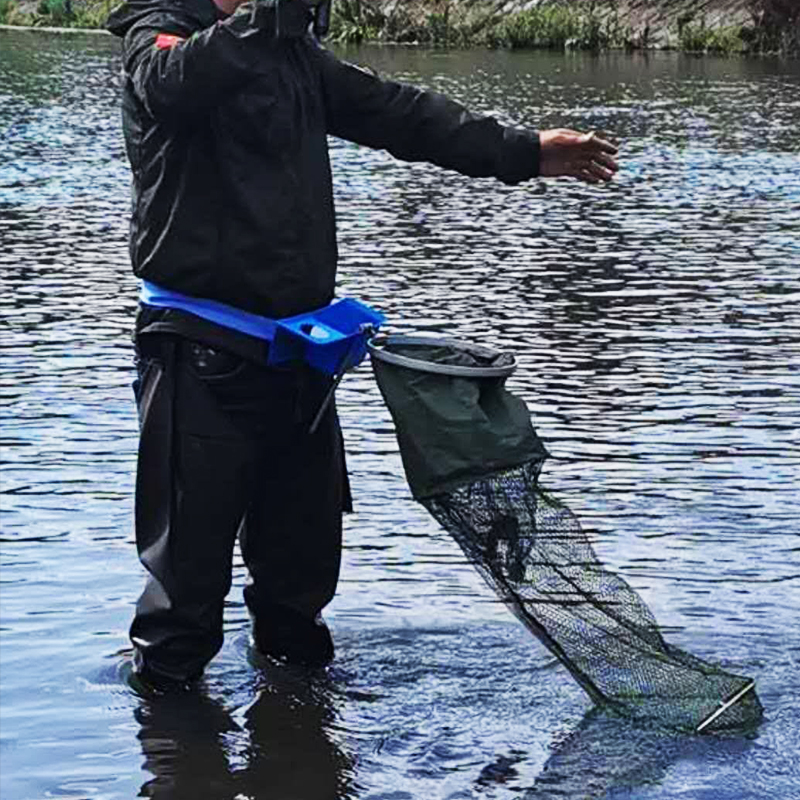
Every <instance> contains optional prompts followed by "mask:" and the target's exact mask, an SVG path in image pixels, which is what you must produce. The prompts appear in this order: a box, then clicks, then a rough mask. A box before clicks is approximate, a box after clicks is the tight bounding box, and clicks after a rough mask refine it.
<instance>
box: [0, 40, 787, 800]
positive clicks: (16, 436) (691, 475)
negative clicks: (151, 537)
mask: <svg viewBox="0 0 800 800" xmlns="http://www.w3.org/2000/svg"><path fill="white" fill-rule="evenodd" d="M347 57H348V58H351V59H353V60H356V61H359V62H361V63H365V64H370V65H371V66H373V67H375V68H376V69H378V70H379V71H380V72H381V73H383V74H385V75H387V76H394V77H397V78H401V79H404V80H410V81H412V82H416V83H420V84H423V85H426V86H429V87H435V88H437V89H439V90H443V91H445V92H447V93H449V94H451V95H453V96H455V97H456V98H459V99H461V100H462V101H464V102H466V103H467V104H468V105H470V106H471V107H473V108H475V109H477V110H480V111H486V112H491V113H494V114H496V115H498V116H499V117H501V118H502V119H503V120H505V121H508V122H513V123H515V124H521V125H530V126H538V127H555V126H569V127H577V128H595V129H597V130H601V131H607V132H608V133H609V134H610V135H612V136H613V137H614V138H615V140H616V141H618V142H619V144H620V147H621V153H622V164H623V166H622V170H621V173H620V175H619V176H618V179H617V180H616V181H615V183H614V185H613V186H610V187H602V188H592V187H584V186H581V185H578V184H577V183H574V182H570V181H563V182H553V181H550V182H547V183H546V184H545V183H540V182H532V183H530V184H527V185H523V186H519V187H515V188H508V187H504V186H502V185H501V184H499V183H497V182H494V181H490V180H470V179H467V178H462V177H461V176H458V175H455V174H448V173H444V172H443V171H441V170H438V169H436V168H433V167H429V166H427V165H420V164H415V165H412V166H409V165H404V164H401V163H399V162H397V161H395V160H393V159H392V158H390V157H389V156H387V155H386V154H384V153H378V152H371V151H367V150H363V149H359V148H357V147H356V146H354V145H350V144H346V143H342V142H336V141H334V142H332V151H333V164H334V171H335V183H336V193H337V203H338V212H339V228H340V245H341V247H340V249H341V253H342V258H341V265H340V293H341V294H345V295H350V296H354V297H359V298H361V299H363V300H365V301H367V302H370V303H372V304H373V305H375V306H376V307H378V308H380V309H381V310H382V311H383V312H384V313H385V314H386V315H387V316H388V319H389V321H390V327H391V329H392V330H395V331H403V332H408V331H423V332H435V333H446V334H448V335H454V336H458V337H463V338H468V339H472V340H476V341H480V342H484V343H488V344H494V345H498V346H500V347H503V348H506V349H509V350H511V351H513V352H514V353H515V354H516V356H517V358H518V361H519V364H520V368H519V369H518V371H517V373H516V374H515V376H514V377H513V378H512V379H511V380H510V382H509V387H510V388H511V389H512V390H514V391H515V392H517V393H518V394H520V395H521V396H522V397H523V398H524V399H525V400H526V401H527V403H528V405H529V407H530V409H531V411H532V413H533V415H534V421H535V424H536V426H537V429H538V430H539V432H540V434H541V435H542V437H543V438H544V440H545V441H546V443H547V446H548V448H549V449H550V451H551V452H552V456H553V457H552V458H551V459H550V461H548V463H547V464H546V466H545V470H544V475H543V483H545V484H546V485H547V487H548V488H549V489H550V490H551V491H552V492H553V493H554V494H556V495H557V496H558V497H559V498H561V499H562V500H564V501H565V502H567V503H568V504H569V505H570V507H571V508H572V510H573V511H574V512H575V513H576V514H577V515H578V517H579V518H580V519H581V521H582V523H583V525H584V526H585V529H586V530H587V532H588V533H589V535H590V537H591V539H592V541H593V543H594V546H595V548H596V550H597V552H598V554H599V556H600V558H601V559H602V560H603V561H604V562H605V563H606V564H607V565H608V566H609V567H610V568H612V569H614V570H616V571H618V572H619V573H620V574H621V575H622V576H623V577H625V578H626V579H627V580H628V582H629V583H630V584H631V585H632V586H634V587H635V588H636V589H637V590H638V591H639V592H640V593H641V595H642V597H643V598H644V599H645V600H646V602H647V603H648V604H649V605H650V607H651V608H652V609H653V611H654V613H655V615H656V617H657V618H658V620H659V623H660V624H661V626H662V627H663V629H664V631H665V635H666V636H667V637H668V639H669V640H670V641H673V642H675V643H676V644H678V645H680V646H682V647H684V648H686V649H688V650H690V651H691V652H693V653H695V654H697V655H699V656H702V657H704V658H709V659H711V660H714V661H718V662H721V663H723V664H724V665H726V666H727V667H729V668H730V669H732V670H733V671H736V672H739V673H742V674H747V675H752V676H754V677H755V678H756V680H757V686H758V691H759V695H760V697H761V699H762V702H763V704H764V707H765V719H764V722H763V724H762V725H761V726H760V727H759V728H758V729H757V730H756V731H753V732H751V733H749V734H747V735H730V736H725V737H721V736H706V737H703V736H701V737H691V736H681V735H675V734H669V733H665V732H657V731H646V730H641V729H639V728H637V727H635V726H633V725H631V724H629V723H626V722H623V721H621V720H616V719H610V718H607V717H605V716H603V715H601V714H596V713H593V712H592V710H591V706H590V703H589V701H588V699H587V698H586V697H585V696H584V695H583V693H582V691H581V690H580V689H579V688H578V687H577V686H576V685H575V684H574V683H573V681H572V680H571V678H570V677H569V675H568V674H567V673H566V672H565V671H564V670H563V669H562V668H560V667H559V666H558V664H557V663H556V662H555V661H554V660H553V659H552V658H551V657H550V656H549V654H548V653H547V652H546V651H545V650H544V649H543V648H542V647H541V646H540V645H539V644H538V643H537V642H536V641H535V640H534V639H533V638H532V637H531V636H530V635H529V634H528V633H527V632H526V631H525V630H524V629H523V628H522V627H521V626H520V625H519V624H518V623H517V622H516V621H514V619H513V618H512V617H511V616H510V614H509V613H508V612H507V611H506V610H505V609H504V608H503V607H502V605H500V604H499V603H498V602H497V600H496V599H495V597H494V595H493V594H492V592H491V591H490V590H489V589H488V588H487V587H485V586H484V585H483V584H482V582H481V581H480V579H479V578H478V576H477V575H476V574H475V573H474V572H473V570H472V568H471V567H470V566H469V565H468V564H467V563H465V560H464V558H463V556H462V555H461V554H460V551H459V550H458V548H457V547H456V545H455V543H454V542H453V541H452V540H451V539H450V538H449V537H448V536H447V535H446V534H445V533H444V532H443V531H441V530H440V529H439V528H438V527H437V526H436V524H435V523H434V522H433V521H432V519H431V518H430V517H428V516H427V514H426V513H425V512H424V510H423V509H421V508H420V507H418V506H417V505H416V504H415V503H414V502H413V501H412V500H411V497H410V494H409V491H408V488H407V486H406V483H405V480H404V477H403V474H402V468H401V464H400V459H399V455H398V450H397V445H396V442H395V439H394V435H393V430H392V426H391V422H390V418H389V415H388V412H387V410H386V408H385V406H384V405H383V403H382V401H381V399H380V396H379V394H378V391H377V388H376V386H375V383H374V380H373V378H372V375H371V371H370V369H369V367H368V365H366V364H365V365H362V367H360V368H359V369H358V370H357V371H356V372H355V373H354V374H352V375H350V376H349V377H348V378H347V379H346V380H345V381H344V383H343V384H342V386H341V388H340V390H339V392H338V401H339V407H340V411H341V415H342V419H343V424H344V429H345V439H346V444H347V449H348V454H349V467H350V472H351V479H352V484H353V489H354V493H355V503H356V511H355V513H354V514H352V515H349V516H348V517H347V519H346V524H345V536H346V548H345V553H344V565H343V572H342V580H341V584H340V587H339V592H338V596H337V598H336V599H335V600H334V602H333V603H332V604H331V606H330V607H329V610H328V614H327V617H328V620H329V623H330V625H331V627H332V629H333V632H334V635H335V638H336V642H337V646H338V651H337V658H336V660H335V662H334V663H333V665H332V666H331V667H330V668H329V669H328V670H327V671H326V672H325V673H323V674H317V675H312V676H308V675H303V674H298V673H295V672H292V671H291V670H281V669H272V670H263V669H259V668H257V667H256V666H254V665H253V664H251V661H250V659H249V656H248V636H247V615H246V612H245V609H244V607H243V604H242V599H241V588H242V586H243V584H244V582H245V578H246V576H245V572H244V568H243V566H242V564H241V561H240V560H237V562H236V574H235V585H234V588H233V590H232V592H231V594H230V596H229V602H228V606H227V616H226V642H225V646H224V648H223V650H222V652H221V653H220V654H219V656H218V657H217V658H216V659H214V661H213V662H212V663H211V665H210V667H209V669H208V672H207V677H206V680H205V685H204V687H203V689H202V691H201V692H200V693H199V694H198V695H197V696H192V697H189V698H180V699H175V700H172V701H166V702H162V703H148V702H146V701H143V700H140V699H138V698H137V697H135V696H134V695H133V694H132V693H131V692H130V690H129V689H128V688H127V686H126V684H125V683H124V681H123V679H122V677H121V672H122V671H123V668H124V664H125V661H126V655H127V647H128V642H127V626H128V624H129V621H130V616H131V612H132V605H133V603H134V602H135V599H136V597H137V595H138V592H139V591H140V588H141V585H142V581H143V575H142V570H141V568H140V567H139V565H138V562H137V560H136V556H135V551H134V545H133V532H132V491H133V475H134V460H135V449H136V419H135V413H134V406H133V401H132V395H131V390H130V383H131V379H132V365H131V355H132V353H131V343H130V337H129V332H130V329H131V324H132V318H133V314H134V310H135V302H136V301H135V294H136V285H135V282H134V280H133V278H132V276H131V274H130V271H129V266H128V263H127V254H126V246H125V239H126V225H127V214H128V181H129V176H128V171H127V165H126V162H125V160H124V153H123V147H122V140H121V134H120V130H119V123H118V110H117V104H118V95H119V86H120V80H119V75H118V51H117V43H116V42H115V41H114V40H112V39H111V38H110V37H104V36H86V35H71V36H51V35H44V34H39V35H33V34H30V33H23V32H5V31H0V132H1V133H0V136H1V137H2V138H0V267H2V272H1V273H0V286H1V287H2V294H0V308H1V309H2V348H3V359H2V367H1V368H2V373H0V391H1V392H2V414H3V422H2V461H3V470H4V473H3V478H2V492H3V497H2V537H1V540H0V548H1V549H0V554H1V556H2V567H1V568H0V581H1V582H2V587H1V591H2V593H1V594H0V603H1V608H2V625H1V627H0V691H1V692H2V698H1V701H0V763H1V767H0V776H1V777H0V781H1V787H2V788H1V790H0V795H2V798H3V800H41V799H42V798H70V799H71V800H79V798H80V799H84V798H86V799H89V798H91V800H101V798H102V800H111V798H132V797H135V796H137V795H141V796H154V797H161V798H186V799H187V800H204V799H205V798H208V800H222V799H223V798H231V799H233V798H240V800H241V798H250V799H251V800H255V799H256V798H258V800H263V799H265V798H270V799H271V798H276V800H294V799H295V798H296V799H297V800H317V799H319V800H332V799H333V798H365V799H366V798H382V799H385V800H389V799H390V798H391V800H402V799H405V798H415V799H416V798H425V800H433V799H434V798H483V797H485V798H493V799H494V798H497V799H498V800H500V799H501V798H512V797H513V798H520V797H522V798H534V797H535V798H556V797H558V798H573V799H578V798H581V800H583V799H584V798H637V800H638V799H639V798H642V800H656V798H658V799H659V800H661V799H663V798H691V799H692V800H695V799H697V798H701V799H702V800H763V799H764V798H770V799H771V800H789V799H790V798H794V799H795V800H796V799H797V798H800V674H799V673H798V665H799V662H800V628H799V627H798V614H799V612H800V538H798V535H799V534H800V496H798V487H800V447H799V445H800V442H799V441H798V439H799V437H798V429H799V428H800V304H799V303H798V301H799V300H800V157H798V151H800V64H798V62H780V61H769V60H758V61H746V60H735V59H732V60H717V59H712V58H701V59H696V58H690V57H684V56H678V55H675V54H657V55H651V56H642V55H623V54H612V55H608V56H602V57H591V56H585V55H577V54H575V55H573V54H568V55H561V54H542V53H534V54H522V53H513V54H512V53H503V52H486V51H475V52H452V53H448V52H430V51H425V50H415V49H407V48H406V49H403V48H399V49H388V48H387V49H377V48H375V49H369V48H364V49H360V50H355V51H351V52H348V53H347Z"/></svg>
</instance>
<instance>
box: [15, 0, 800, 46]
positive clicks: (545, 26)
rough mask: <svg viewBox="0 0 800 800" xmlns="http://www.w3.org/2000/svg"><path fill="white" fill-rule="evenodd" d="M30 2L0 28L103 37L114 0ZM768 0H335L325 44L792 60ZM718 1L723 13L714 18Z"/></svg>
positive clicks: (782, 22)
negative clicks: (531, 2) (726, 12)
mask: <svg viewBox="0 0 800 800" xmlns="http://www.w3.org/2000/svg"><path fill="white" fill-rule="evenodd" d="M34 2H35V0H0V31H3V30H20V31H27V32H31V31H34V32H35V31H38V32H42V33H50V34H59V35H63V34H88V33H91V34H96V33H103V34H107V33H108V32H107V31H106V30H105V29H104V23H105V20H106V18H107V15H108V12H109V10H110V8H111V7H112V6H113V5H116V0H39V5H38V6H34ZM771 2H776V0H704V2H699V0H659V2H656V1H655V0H598V1H597V2H594V0H592V2H590V3H577V2H575V0H538V2H536V3H535V4H534V5H529V4H528V5H527V7H526V3H529V0H505V1H504V0H335V3H336V6H335V9H336V10H335V12H334V14H333V17H332V20H331V29H330V31H329V35H328V37H327V39H326V42H327V43H329V44H341V45H353V44H371V45H375V44H378V45H404V46H419V47H436V48H445V49H454V50H465V49H506V50H551V51H562V52H564V51H583V52H591V53H609V52H640V53H649V52H678V53H685V54H689V55H715V56H723V57H730V56H740V57H741V56H745V57H751V56H756V57H764V56H767V57H778V58H784V59H790V60H796V59H798V58H800V8H798V10H797V11H796V12H795V11H789V12H784V16H783V17H781V16H780V15H777V16H776V14H777V12H769V13H771V14H772V16H769V14H768V12H767V11H765V10H764V9H766V8H768V6H769V4H770V3H771ZM759 4H760V5H759ZM726 5H727V6H728V10H730V11H731V13H730V14H729V15H727V16H726V15H724V14H721V10H724V9H725V7H726ZM734 8H735V13H734ZM687 9H688V11H687ZM757 9H761V11H759V12H758V13H756V12H757ZM679 12H680V13H679ZM759 14H760V16H759ZM48 23H50V24H48Z"/></svg>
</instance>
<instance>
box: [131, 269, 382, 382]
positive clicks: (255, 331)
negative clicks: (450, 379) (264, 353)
mask: <svg viewBox="0 0 800 800" xmlns="http://www.w3.org/2000/svg"><path fill="white" fill-rule="evenodd" d="M139 301H140V302H141V303H142V304H144V305H147V306H153V307H155V308H174V309H177V310H179V311H185V312H187V313H189V314H194V315H195V316H196V317H200V318H202V319H205V320H208V321H209V322H213V323H215V324H216V325H221V326H222V327H224V328H230V329H232V330H235V331H239V332H240V333H245V334H247V335H248V336H255V337H256V338H258V339H263V340H264V341H267V342H269V343H270V348H269V355H268V358H267V363H268V364H270V365H273V366H277V365H280V364H286V363H288V362H291V361H305V362H306V363H307V364H309V365H310V366H312V367H314V368H315V369H318V370H320V371H321V372H324V373H325V374H326V375H336V374H340V375H341V374H342V373H344V372H346V371H347V370H348V369H352V368H353V367H355V366H357V365H358V364H360V363H361V361H362V360H363V358H364V356H365V355H366V352H367V340H368V339H369V338H370V337H371V336H372V335H374V333H375V332H376V331H377V329H378V328H379V327H380V325H381V323H382V322H383V321H384V319H385V318H384V316H383V314H381V313H380V312H379V311H375V309H373V308H370V307H369V306H368V305H365V304H364V303H360V302H359V301H358V300H352V299H351V298H343V299H337V300H334V301H333V302H332V303H331V304H330V305H327V306H325V307H323V308H320V309H317V310H316V311H309V312H308V313H305V314H298V315H297V316H294V317H284V318H282V319H278V320H274V319H269V317H262V316H260V315H259V314H253V313H251V312H249V311H242V310H241V309H239V308H235V307H234V306H229V305H227V304H226V303H220V302H219V301H217V300H206V299H205V298H202V297H191V296H190V295H186V294H181V293H180V292H176V291H174V290H172V289H165V288H164V287H163V286H157V285H156V284H154V283H151V282H150V281H142V285H141V290H140V292H139Z"/></svg>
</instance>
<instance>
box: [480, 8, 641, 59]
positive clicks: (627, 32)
mask: <svg viewBox="0 0 800 800" xmlns="http://www.w3.org/2000/svg"><path fill="white" fill-rule="evenodd" d="M486 40H487V44H489V45H492V46H496V47H497V46H499V47H510V48H512V49H517V48H531V47H541V48H550V49H558V50H565V49H566V50H569V49H574V50H608V49H614V48H622V47H632V42H633V32H632V31H631V29H630V27H628V26H626V25H623V24H621V23H620V21H619V17H618V16H617V14H616V10H615V9H614V10H613V11H612V12H610V13H606V14H601V13H600V11H599V9H598V7H597V6H596V5H595V3H593V2H590V3H583V4H581V6H577V5H576V6H575V7H572V6H544V7H542V6H537V7H534V8H530V9H528V10H526V11H520V12H519V13H517V14H513V15H512V16H511V17H509V18H508V19H505V20H503V21H502V22H501V23H500V24H499V25H497V26H496V27H495V28H493V29H492V30H490V31H489V32H488V33H487V35H486Z"/></svg>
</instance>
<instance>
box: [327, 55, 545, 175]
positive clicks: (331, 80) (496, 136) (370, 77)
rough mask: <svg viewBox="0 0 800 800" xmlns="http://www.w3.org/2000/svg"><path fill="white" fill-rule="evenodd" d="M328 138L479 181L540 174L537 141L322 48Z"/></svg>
mask: <svg viewBox="0 0 800 800" xmlns="http://www.w3.org/2000/svg"><path fill="white" fill-rule="evenodd" d="M319 53H320V58H321V59H322V81H323V86H324V94H325V103H326V114H327V125H328V133H330V134H332V135H334V136H339V137H341V138H342V139H348V140H350V141H352V142H357V143H358V144H364V145H367V146H369V147H375V148H380V149H385V150H388V151H389V152H390V153H391V154H392V155H393V156H395V157H396V158H400V159H402V160H404V161H428V162H431V163H433V164H436V165H438V166H440V167H445V168H446V169H452V170H455V171H457V172H460V173H462V174H464V175H470V176H474V177H484V176H488V177H496V178H499V179H500V180H501V181H503V182H504V183H508V184H515V183H519V182H521V181H524V180H528V179H529V178H533V177H535V176H536V175H538V174H539V135H538V133H536V132H534V131H525V130H521V129H517V128H509V127H506V126H503V125H501V124H500V123H498V122H497V120H495V119H493V118H492V117H487V116H480V115H477V114H473V113H471V112H470V111H468V110H467V109H466V108H464V107H463V106H462V105H460V104H459V103H456V102H455V101H453V100H450V99H448V98H447V97H445V96H444V95H441V94H437V93H435V92H427V91H423V90H421V89H418V88H416V87H414V86H410V85H408V84H403V83H395V82H392V81H385V80H381V79H380V78H378V77H377V76H376V75H374V74H372V73H370V72H368V71H367V70H364V69H361V68H360V67H356V66H353V65H352V64H348V63H346V62H344V61H340V60H339V59H337V58H336V57H335V56H333V55H332V54H331V53H329V52H327V51H325V50H322V49H320V51H319Z"/></svg>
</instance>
